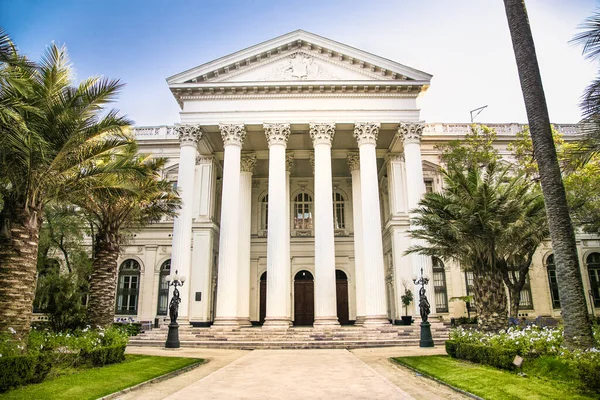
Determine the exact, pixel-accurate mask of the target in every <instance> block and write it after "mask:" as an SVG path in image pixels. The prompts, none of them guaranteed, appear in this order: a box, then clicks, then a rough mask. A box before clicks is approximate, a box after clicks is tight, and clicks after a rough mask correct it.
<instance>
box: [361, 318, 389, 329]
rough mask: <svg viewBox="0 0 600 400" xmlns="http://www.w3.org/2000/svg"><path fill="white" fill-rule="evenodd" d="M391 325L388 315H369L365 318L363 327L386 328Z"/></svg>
mask: <svg viewBox="0 0 600 400" xmlns="http://www.w3.org/2000/svg"><path fill="white" fill-rule="evenodd" d="M386 325H389V326H391V324H390V321H389V320H388V318H387V315H367V316H365V317H364V320H363V323H362V326H364V327H369V326H386Z"/></svg>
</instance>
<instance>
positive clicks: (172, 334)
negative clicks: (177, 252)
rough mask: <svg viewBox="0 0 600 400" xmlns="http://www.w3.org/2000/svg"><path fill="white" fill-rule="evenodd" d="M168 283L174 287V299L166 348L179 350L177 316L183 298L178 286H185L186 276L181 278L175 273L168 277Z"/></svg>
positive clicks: (170, 304) (172, 299) (170, 311)
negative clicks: (180, 295)
mask: <svg viewBox="0 0 600 400" xmlns="http://www.w3.org/2000/svg"><path fill="white" fill-rule="evenodd" d="M166 281H167V285H169V286H173V297H172V298H171V302H170V303H169V317H170V318H171V323H170V324H169V334H168V335H167V341H166V343H165V347H166V348H167V349H178V348H179V325H178V324H177V316H178V315H179V303H181V298H180V297H179V290H177V286H183V283H184V282H185V276H183V275H182V276H179V275H178V271H175V275H172V276H171V275H167V277H166Z"/></svg>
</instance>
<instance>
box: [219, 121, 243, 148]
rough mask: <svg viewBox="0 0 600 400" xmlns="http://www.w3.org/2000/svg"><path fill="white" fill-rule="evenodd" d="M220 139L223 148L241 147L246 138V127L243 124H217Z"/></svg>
mask: <svg viewBox="0 0 600 400" xmlns="http://www.w3.org/2000/svg"><path fill="white" fill-rule="evenodd" d="M219 130H220V131H221V137H222V138H223V144H224V145H225V146H239V147H242V143H244V138H245V137H246V127H245V126H244V124H219Z"/></svg>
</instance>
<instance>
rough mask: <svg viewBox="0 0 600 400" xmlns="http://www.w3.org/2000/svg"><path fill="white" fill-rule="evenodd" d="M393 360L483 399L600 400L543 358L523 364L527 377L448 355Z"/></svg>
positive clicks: (559, 365)
mask: <svg viewBox="0 0 600 400" xmlns="http://www.w3.org/2000/svg"><path fill="white" fill-rule="evenodd" d="M393 360H395V361H397V362H399V363H400V364H405V365H408V366H410V367H412V368H415V369H417V370H419V371H421V372H423V373H424V374H427V375H430V376H432V377H434V378H437V379H439V380H441V381H444V382H446V383H448V384H450V385H452V386H454V387H457V388H459V389H463V390H465V391H467V392H469V393H473V394H474V395H477V396H479V397H483V398H484V399H490V400H494V399H499V400H508V399H561V400H565V399H600V396H598V395H594V394H584V393H581V391H580V390H579V388H578V379H577V377H576V376H575V375H573V371H572V370H570V369H569V368H568V366H567V365H566V364H565V363H564V362H563V361H561V360H558V359H556V358H552V357H541V358H539V359H537V360H533V361H531V362H529V363H528V364H529V365H527V362H525V363H524V364H523V372H525V373H526V374H527V376H526V377H521V376H519V375H517V374H516V373H513V372H508V371H502V370H499V369H496V368H493V367H488V366H484V365H479V364H474V363H470V362H467V361H462V360H456V359H453V358H451V357H449V356H419V357H397V358H393Z"/></svg>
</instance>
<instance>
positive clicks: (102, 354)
mask: <svg viewBox="0 0 600 400" xmlns="http://www.w3.org/2000/svg"><path fill="white" fill-rule="evenodd" d="M125 347H126V346H125V345H114V346H105V347H98V348H96V349H94V350H90V351H83V350H82V351H81V358H82V359H83V360H84V361H89V362H90V363H91V364H92V365H94V366H96V367H99V366H102V365H107V364H114V363H118V362H121V361H123V360H125Z"/></svg>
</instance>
